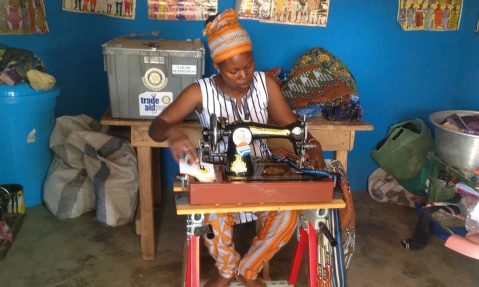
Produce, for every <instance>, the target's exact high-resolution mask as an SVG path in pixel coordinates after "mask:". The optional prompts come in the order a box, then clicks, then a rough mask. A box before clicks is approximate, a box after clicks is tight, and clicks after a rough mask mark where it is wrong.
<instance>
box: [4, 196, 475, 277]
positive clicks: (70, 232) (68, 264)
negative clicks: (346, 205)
mask: <svg viewBox="0 0 479 287" xmlns="http://www.w3.org/2000/svg"><path fill="white" fill-rule="evenodd" d="M354 197H355V205H356V213H357V219H358V222H357V239H356V251H355V254H354V256H353V259H352V263H351V266H350V268H349V270H348V274H347V281H348V285H349V286H354V287H356V286H357V287H375V286H393V287H394V286H401V287H407V286H421V287H427V286H431V287H433V286H434V287H441V286H444V287H445V286H479V272H478V271H479V261H476V260H473V259H470V258H467V257H464V256H462V255H459V254H457V253H455V252H453V251H450V250H448V249H447V248H445V247H443V241H442V240H441V239H439V238H437V237H432V238H431V242H430V243H429V244H428V245H427V247H426V248H424V249H423V250H421V251H408V250H405V249H403V248H402V246H401V244H400V243H399V241H400V239H404V238H408V237H409V236H410V235H411V234H412V231H413V228H414V225H415V221H416V218H415V212H414V210H413V209H411V208H407V207H400V206H395V205H389V204H382V203H378V202H375V201H372V200H371V199H370V198H369V195H368V194H367V193H366V192H356V193H354ZM158 211H159V212H158V216H159V217H160V218H161V220H158V223H159V224H158V225H159V226H158V230H159V238H158V256H157V258H156V260H154V261H142V260H141V258H140V242H139V237H138V236H136V235H135V233H134V228H133V225H126V226H121V227H119V228H108V227H105V226H102V225H100V224H98V223H96V222H95V220H94V215H93V214H86V215H84V216H82V217H80V218H77V219H73V220H68V221H63V222H60V221H58V220H57V219H56V218H55V217H53V216H52V215H51V214H50V213H49V211H48V210H47V209H46V208H45V207H43V206H38V207H35V208H30V209H28V210H27V217H26V218H25V222H24V224H23V227H22V229H21V230H20V233H19V235H18V237H17V239H16V241H15V242H14V244H13V246H12V248H11V249H10V251H9V253H8V255H7V257H6V258H5V259H4V260H3V261H0V286H2V287H21V286H32V287H38V286H41V287H47V286H55V287H60V286H68V287H87V286H101V287H104V286H115V287H116V286H135V287H147V286H162V287H163V286H164V287H168V286H180V285H181V266H182V249H183V242H184V238H185V234H184V231H185V228H184V217H182V216H177V215H176V214H175V210H174V203H173V201H172V200H171V199H168V198H167V200H166V201H165V203H164V204H163V206H162V207H161V208H159V210H158ZM245 228H247V227H245ZM243 232H244V231H243ZM246 233H247V232H246ZM293 250H294V240H293V241H292V242H290V244H288V245H287V246H286V247H285V248H284V249H283V250H281V252H280V253H279V254H278V255H277V256H276V257H275V258H273V260H272V262H271V275H272V277H273V279H274V280H285V279H286V278H287V273H288V270H289V262H290V259H291V256H292V252H293ZM201 262H202V277H203V278H207V277H208V276H211V275H212V274H213V273H214V270H213V268H212V261H211V260H210V259H209V258H208V255H207V254H206V253H205V252H204V250H203V252H202V255H201ZM303 267H306V264H304V263H303ZM306 276H307V273H306V269H305V268H303V269H302V271H301V279H300V282H299V284H298V285H299V286H307V284H306V282H307V281H306Z"/></svg>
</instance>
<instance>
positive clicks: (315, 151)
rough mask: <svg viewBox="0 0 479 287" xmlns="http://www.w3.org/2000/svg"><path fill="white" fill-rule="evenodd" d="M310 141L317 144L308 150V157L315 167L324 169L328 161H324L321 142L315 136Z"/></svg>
mask: <svg viewBox="0 0 479 287" xmlns="http://www.w3.org/2000/svg"><path fill="white" fill-rule="evenodd" d="M309 143H310V144H313V145H315V147H314V148H310V149H307V150H306V158H307V159H309V161H310V162H311V165H312V166H313V167H314V168H317V169H324V168H325V167H326V163H325V162H324V158H323V149H322V148H321V144H320V143H319V142H318V141H317V140H315V139H314V138H312V139H310V140H309Z"/></svg>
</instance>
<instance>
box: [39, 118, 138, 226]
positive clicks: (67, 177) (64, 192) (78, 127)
mask: <svg viewBox="0 0 479 287" xmlns="http://www.w3.org/2000/svg"><path fill="white" fill-rule="evenodd" d="M105 130H106V128H104V127H102V126H101V125H100V124H99V123H98V122H96V121H95V120H94V119H92V118H90V117H88V116H86V115H80V116H65V117H60V118H58V119H57V122H56V126H55V128H54V130H53V132H52V136H51V137H50V147H51V149H52V150H53V151H54V153H55V160H54V161H53V162H52V165H51V167H50V171H49V174H48V176H47V180H46V182H45V186H44V196H43V197H44V200H45V203H46V204H47V207H48V208H49V209H50V211H51V212H52V213H53V214H55V215H57V216H58V217H59V218H60V219H65V218H73V217H76V216H79V215H81V214H83V213H85V212H88V211H90V210H92V209H93V208H95V209H96V214H97V215H96V217H97V219H98V221H100V222H102V223H104V224H107V225H109V226H118V225H122V224H125V223H127V222H129V221H130V220H131V219H132V217H133V214H134V211H135V208H136V204H137V201H138V170H137V161H136V156H135V152H134V149H133V147H132V146H131V144H130V143H129V142H128V141H126V140H124V139H121V138H117V137H113V136H109V135H107V134H105V133H104V131H105ZM82 176H83V177H82ZM79 181H82V184H81V188H79V185H78V182H79ZM75 183H76V184H77V185H75ZM92 198H93V199H94V204H93V202H92V201H91V200H89V199H92ZM75 199H76V200H77V201H79V202H77V201H75ZM87 205H88V206H87Z"/></svg>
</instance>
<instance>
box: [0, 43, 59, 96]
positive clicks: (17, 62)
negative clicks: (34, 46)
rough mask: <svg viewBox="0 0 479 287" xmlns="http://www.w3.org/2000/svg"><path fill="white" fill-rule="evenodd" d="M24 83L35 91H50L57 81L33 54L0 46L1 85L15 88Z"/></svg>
mask: <svg viewBox="0 0 479 287" xmlns="http://www.w3.org/2000/svg"><path fill="white" fill-rule="evenodd" d="M23 82H28V83H29V84H30V86H31V87H32V89H35V90H48V89H50V88H52V87H53V86H54V85H55V82H56V80H55V78H54V77H53V76H51V75H49V74H48V73H46V69H45V65H44V64H43V62H42V61H41V60H40V59H39V58H38V57H37V56H35V55H34V54H33V53H32V52H30V51H27V50H24V49H18V48H11V47H7V46H4V45H1V44H0V83H6V84H8V85H10V86H15V85H17V84H20V83H23Z"/></svg>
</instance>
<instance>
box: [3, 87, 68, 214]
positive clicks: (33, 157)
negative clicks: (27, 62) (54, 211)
mask: <svg viewBox="0 0 479 287" xmlns="http://www.w3.org/2000/svg"><path fill="white" fill-rule="evenodd" d="M59 94H60V89H59V88H58V87H54V88H52V89H50V90H47V91H39V90H34V89H32V88H31V87H30V85H29V84H26V83H24V84H19V85H16V86H13V87H11V86H8V85H6V84H0V136H1V139H0V184H7V183H17V184H21V185H22V186H23V188H24V194H25V205H26V206H27V207H31V206H35V205H38V204H40V203H41V202H42V189H43V181H44V179H45V176H46V174H47V171H48V167H49V166H50V162H51V160H52V153H51V151H50V149H49V147H48V141H49V138H50V133H51V131H52V129H53V126H54V124H55V106H56V100H57V97H58V95H59Z"/></svg>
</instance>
